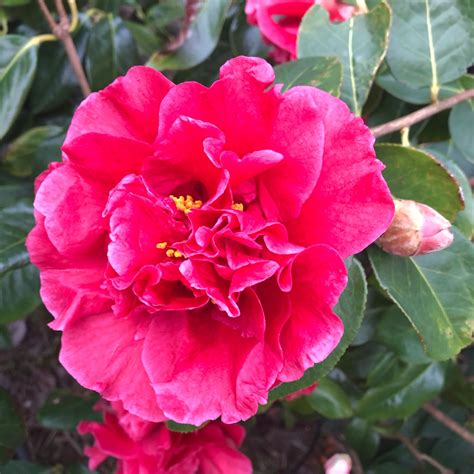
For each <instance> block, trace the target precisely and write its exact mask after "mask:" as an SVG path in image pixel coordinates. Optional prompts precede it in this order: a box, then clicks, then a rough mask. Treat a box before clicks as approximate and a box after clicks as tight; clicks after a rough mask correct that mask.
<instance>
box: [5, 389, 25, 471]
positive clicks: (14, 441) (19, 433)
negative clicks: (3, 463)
mask: <svg viewBox="0 0 474 474" xmlns="http://www.w3.org/2000/svg"><path fill="white" fill-rule="evenodd" d="M23 439H24V426H23V421H22V419H21V418H20V416H19V414H18V412H17V410H16V407H15V404H14V403H13V400H12V398H11V397H10V395H9V394H8V393H7V392H5V391H4V390H3V389H1V388H0V460H2V459H3V460H5V459H7V456H8V454H13V451H14V450H15V449H16V448H17V447H18V446H19V445H20V444H21V443H22V441H23ZM0 472H2V474H3V468H2V469H1V470H0Z"/></svg>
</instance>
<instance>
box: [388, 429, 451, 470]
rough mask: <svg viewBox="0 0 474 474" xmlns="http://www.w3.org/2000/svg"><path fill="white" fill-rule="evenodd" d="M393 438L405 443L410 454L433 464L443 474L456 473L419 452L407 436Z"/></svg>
mask: <svg viewBox="0 0 474 474" xmlns="http://www.w3.org/2000/svg"><path fill="white" fill-rule="evenodd" d="M393 438H395V439H398V440H399V441H400V442H401V443H403V444H404V445H405V446H406V447H407V449H408V451H410V453H412V454H413V456H415V458H416V459H417V460H418V461H421V462H427V463H428V464H431V465H432V466H433V467H434V468H436V469H438V471H439V472H440V473H441V474H453V473H454V471H452V470H451V469H448V468H447V467H446V466H443V465H442V464H441V463H440V462H438V461H436V459H433V458H432V457H431V456H428V454H425V453H422V452H421V451H418V448H417V447H416V446H415V445H414V444H413V443H412V441H411V440H410V439H408V438H407V437H406V436H403V435H401V434H396V435H393Z"/></svg>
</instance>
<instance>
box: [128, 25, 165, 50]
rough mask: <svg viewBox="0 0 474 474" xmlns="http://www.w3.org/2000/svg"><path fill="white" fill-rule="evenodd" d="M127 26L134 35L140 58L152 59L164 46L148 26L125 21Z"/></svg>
mask: <svg viewBox="0 0 474 474" xmlns="http://www.w3.org/2000/svg"><path fill="white" fill-rule="evenodd" d="M124 24H125V26H126V27H127V28H128V29H129V31H130V33H132V36H133V39H134V40H135V44H136V45H137V48H138V52H139V54H140V56H144V57H146V58H148V57H150V56H151V55H152V54H153V53H154V52H155V51H156V50H157V49H158V48H159V47H160V46H161V45H162V44H161V40H160V38H159V37H157V36H156V35H155V33H154V32H153V31H152V30H151V29H150V28H149V27H148V26H146V25H142V24H140V23H135V22H134V21H125V22H124Z"/></svg>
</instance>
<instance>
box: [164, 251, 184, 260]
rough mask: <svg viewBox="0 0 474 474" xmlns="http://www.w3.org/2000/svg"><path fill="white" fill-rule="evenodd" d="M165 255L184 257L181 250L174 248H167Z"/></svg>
mask: <svg viewBox="0 0 474 474" xmlns="http://www.w3.org/2000/svg"><path fill="white" fill-rule="evenodd" d="M166 256H167V257H174V258H181V257H184V255H183V254H182V252H180V251H179V250H174V249H168V250H167V251H166Z"/></svg>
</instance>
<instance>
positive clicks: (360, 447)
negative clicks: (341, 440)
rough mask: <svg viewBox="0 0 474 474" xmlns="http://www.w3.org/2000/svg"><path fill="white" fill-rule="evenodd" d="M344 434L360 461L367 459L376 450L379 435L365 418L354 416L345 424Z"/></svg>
mask: <svg viewBox="0 0 474 474" xmlns="http://www.w3.org/2000/svg"><path fill="white" fill-rule="evenodd" d="M344 435H345V438H346V441H347V442H348V443H349V445H350V446H351V447H352V448H353V449H355V450H356V451H357V454H358V455H359V457H360V458H361V460H362V461H368V460H369V459H371V458H372V457H373V456H374V455H375V453H376V452H377V449H378V446H379V444H380V436H379V434H378V433H377V432H376V431H375V430H374V429H373V427H372V426H371V425H370V424H369V423H367V421H366V420H363V419H362V418H354V419H353V420H352V421H351V422H350V424H349V425H347V427H346V430H345V432H344Z"/></svg>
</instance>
